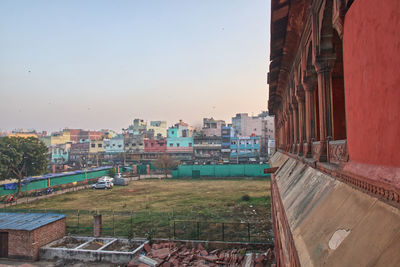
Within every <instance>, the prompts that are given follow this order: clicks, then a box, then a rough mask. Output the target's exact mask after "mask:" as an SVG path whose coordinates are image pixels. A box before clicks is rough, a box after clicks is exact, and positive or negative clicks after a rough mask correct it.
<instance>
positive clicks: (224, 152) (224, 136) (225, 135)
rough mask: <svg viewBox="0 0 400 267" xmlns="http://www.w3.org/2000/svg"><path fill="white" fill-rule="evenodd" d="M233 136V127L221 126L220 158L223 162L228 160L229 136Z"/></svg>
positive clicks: (229, 153)
mask: <svg viewBox="0 0 400 267" xmlns="http://www.w3.org/2000/svg"><path fill="white" fill-rule="evenodd" d="M234 136H235V129H233V128H232V127H230V126H223V127H222V128H221V158H222V160H223V161H224V162H229V159H230V157H231V138H232V137H234Z"/></svg>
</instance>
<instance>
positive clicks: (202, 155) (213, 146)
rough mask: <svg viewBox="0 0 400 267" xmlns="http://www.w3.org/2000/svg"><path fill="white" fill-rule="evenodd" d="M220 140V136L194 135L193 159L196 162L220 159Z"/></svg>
mask: <svg viewBox="0 0 400 267" xmlns="http://www.w3.org/2000/svg"><path fill="white" fill-rule="evenodd" d="M220 134H221V133H220ZM221 141H222V138H221V136H215V135H214V136H205V135H201V136H194V137H193V142H194V146H193V151H194V154H193V155H194V159H195V160H196V161H197V162H217V161H219V160H220V159H221Z"/></svg>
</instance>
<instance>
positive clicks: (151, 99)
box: [0, 0, 270, 131]
mask: <svg viewBox="0 0 400 267" xmlns="http://www.w3.org/2000/svg"><path fill="white" fill-rule="evenodd" d="M269 16H270V3H269V1H268V0H180V1H177V0H129V1H122V0H109V1H101V0H91V1H89V0H84V1H82V0H76V1H73V0H65V1H58V0H48V1H41V0H34V1H32V0H26V1H21V0H1V1H0V130H12V129H14V128H35V129H37V130H50V131H53V130H58V129H62V128H64V127H70V128H84V129H102V128H109V129H115V130H121V128H123V127H127V126H128V125H129V124H130V123H131V122H132V120H133V119H134V118H143V119H145V120H167V121H168V125H172V124H173V123H175V122H176V121H178V120H179V119H183V120H184V121H186V122H189V123H191V124H194V125H200V122H201V121H202V118H203V117H211V116H212V117H214V118H216V119H224V120H227V121H230V120H231V117H232V116H234V115H235V114H236V113H239V112H247V113H249V114H252V113H254V115H256V114H258V113H259V112H261V110H266V109H267V100H268V97H267V95H268V85H267V79H266V73H267V66H268V64H269Z"/></svg>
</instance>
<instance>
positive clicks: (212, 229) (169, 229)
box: [0, 208, 273, 243]
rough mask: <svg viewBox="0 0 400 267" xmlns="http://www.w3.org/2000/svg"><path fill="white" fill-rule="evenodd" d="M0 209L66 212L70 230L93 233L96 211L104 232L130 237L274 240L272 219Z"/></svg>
mask: <svg viewBox="0 0 400 267" xmlns="http://www.w3.org/2000/svg"><path fill="white" fill-rule="evenodd" d="M0 212H34V213H47V212H49V213H59V214H65V215H66V231H67V233H69V234H77V235H88V236H91V235H92V234H93V215H95V214H101V215H102V235H103V236H115V237H129V238H139V237H140V238H147V239H151V238H168V239H186V240H208V241H225V242H249V243H273V239H272V238H273V235H272V224H271V221H270V220H265V221H262V222H260V221H258V222H241V221H225V220H221V219H217V220H207V218H204V217H197V218H196V216H194V215H193V214H177V213H174V212H133V211H110V210H50V209H45V210H39V209H35V210H32V209H29V210H28V209H10V208H6V209H5V208H3V209H0Z"/></svg>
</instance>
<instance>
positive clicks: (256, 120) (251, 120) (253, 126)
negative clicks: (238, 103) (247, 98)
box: [232, 113, 263, 136]
mask: <svg viewBox="0 0 400 267" xmlns="http://www.w3.org/2000/svg"><path fill="white" fill-rule="evenodd" d="M262 120H263V117H261V116H249V115H248V114H247V113H238V114H236V116H235V117H233V118H232V127H233V128H234V129H235V131H236V133H237V135H241V136H251V135H256V136H261V135H262Z"/></svg>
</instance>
